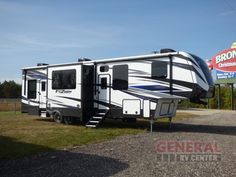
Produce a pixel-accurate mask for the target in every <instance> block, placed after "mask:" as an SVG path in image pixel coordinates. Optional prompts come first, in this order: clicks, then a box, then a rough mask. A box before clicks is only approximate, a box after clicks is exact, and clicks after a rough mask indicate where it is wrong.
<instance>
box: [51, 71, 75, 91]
mask: <svg viewBox="0 0 236 177" xmlns="http://www.w3.org/2000/svg"><path fill="white" fill-rule="evenodd" d="M75 87H76V70H75V69H71V70H60V71H53V72H52V89H75Z"/></svg>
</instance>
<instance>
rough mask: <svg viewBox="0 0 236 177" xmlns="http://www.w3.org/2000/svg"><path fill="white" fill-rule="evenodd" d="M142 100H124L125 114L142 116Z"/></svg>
mask: <svg viewBox="0 0 236 177" xmlns="http://www.w3.org/2000/svg"><path fill="white" fill-rule="evenodd" d="M140 109H141V101H140V100H123V114H126V115H140Z"/></svg>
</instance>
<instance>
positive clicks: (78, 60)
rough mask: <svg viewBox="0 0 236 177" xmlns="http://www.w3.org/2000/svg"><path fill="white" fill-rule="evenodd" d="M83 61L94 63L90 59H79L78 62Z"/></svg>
mask: <svg viewBox="0 0 236 177" xmlns="http://www.w3.org/2000/svg"><path fill="white" fill-rule="evenodd" d="M82 61H92V60H91V59H89V58H79V59H78V62H82Z"/></svg>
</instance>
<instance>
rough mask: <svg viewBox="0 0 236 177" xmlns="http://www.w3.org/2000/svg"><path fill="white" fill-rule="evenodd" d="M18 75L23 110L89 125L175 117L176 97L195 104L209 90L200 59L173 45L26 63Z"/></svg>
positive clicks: (209, 82) (207, 74) (209, 81)
mask: <svg viewBox="0 0 236 177" xmlns="http://www.w3.org/2000/svg"><path fill="white" fill-rule="evenodd" d="M22 80H23V81H22V112H28V113H29V114H38V115H41V116H45V114H46V115H47V116H50V115H51V116H52V117H53V118H54V120H55V121H56V122H66V123H70V122H71V120H72V119H73V118H79V119H80V120H81V121H83V122H84V123H86V124H87V126H91V127H96V126H97V125H98V124H99V123H100V122H101V121H102V120H103V119H104V118H130V119H134V118H141V117H146V118H153V119H155V118H159V117H174V116H175V113H176V108H177V105H178V102H179V100H182V99H191V101H193V102H199V103H200V102H201V101H200V98H210V97H212V96H213V90H214V89H213V81H212V78H211V74H210V72H209V70H208V67H207V65H206V63H205V62H204V61H203V60H202V59H200V58H198V57H197V56H195V55H191V54H189V53H186V52H175V51H173V50H162V52H161V53H156V54H150V55H141V56H132V57H122V58H113V59H102V60H96V61H87V60H85V61H80V62H76V63H66V64H58V65H42V66H37V67H28V68H23V76H22Z"/></svg>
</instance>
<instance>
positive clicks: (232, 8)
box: [224, 0, 235, 11]
mask: <svg viewBox="0 0 236 177" xmlns="http://www.w3.org/2000/svg"><path fill="white" fill-rule="evenodd" d="M224 2H225V4H226V5H227V6H228V7H229V8H230V9H231V10H232V11H235V9H234V7H233V6H232V5H231V4H230V3H229V2H228V1H227V0H224Z"/></svg>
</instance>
